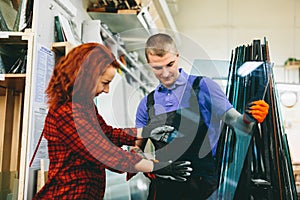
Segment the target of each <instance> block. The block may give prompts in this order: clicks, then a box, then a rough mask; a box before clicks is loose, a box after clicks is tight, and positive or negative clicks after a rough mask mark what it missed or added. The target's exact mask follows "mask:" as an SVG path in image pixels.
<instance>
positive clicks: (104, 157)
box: [56, 105, 141, 172]
mask: <svg viewBox="0 0 300 200" xmlns="http://www.w3.org/2000/svg"><path fill="white" fill-rule="evenodd" d="M97 115H98V114H97V113H96V111H95V110H94V109H90V110H84V109H81V108H80V107H77V106H74V105H73V107H72V106H71V107H64V109H61V110H58V112H57V116H56V117H57V122H58V124H57V128H58V129H59V131H60V132H62V133H64V134H61V138H60V139H61V140H62V141H64V142H65V143H66V145H67V146H68V148H71V149H72V150H73V151H75V152H77V153H78V154H80V155H81V156H82V157H84V158H85V159H87V160H89V161H92V162H101V163H102V164H104V165H106V166H108V167H109V168H112V169H116V170H120V171H129V172H132V171H136V170H135V169H134V165H135V164H136V163H137V162H139V161H140V160H141V157H139V156H138V155H136V154H132V153H130V152H127V151H125V150H123V149H121V148H119V147H117V146H116V145H115V144H118V145H120V144H122V143H130V142H132V139H133V138H132V137H134V136H130V137H129V138H128V135H127V133H128V132H130V130H125V131H122V130H121V129H120V130H119V129H115V130H114V129H112V127H110V126H107V125H106V124H105V122H104V120H100V121H98V117H97ZM93 116H94V117H93ZM99 119H101V117H100V118H99ZM99 122H100V125H101V126H100V125H99ZM105 134H106V135H107V136H108V137H110V139H111V140H112V141H114V142H113V143H112V142H111V140H110V139H109V138H108V137H107V136H106V135H105Z"/></svg>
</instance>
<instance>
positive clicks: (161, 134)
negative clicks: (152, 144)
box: [142, 125, 174, 143]
mask: <svg viewBox="0 0 300 200" xmlns="http://www.w3.org/2000/svg"><path fill="white" fill-rule="evenodd" d="M173 131H174V127H172V126H168V125H162V126H159V127H156V128H153V129H152V128H151V127H147V126H146V127H144V128H143V132H142V137H143V138H148V137H149V138H151V139H153V140H156V141H160V142H165V143H166V142H167V141H168V138H169V135H170V133H172V132H173Z"/></svg>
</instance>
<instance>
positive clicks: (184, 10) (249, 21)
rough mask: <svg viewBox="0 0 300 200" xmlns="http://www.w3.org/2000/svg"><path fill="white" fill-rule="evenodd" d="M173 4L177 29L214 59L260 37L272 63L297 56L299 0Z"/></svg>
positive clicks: (201, 0)
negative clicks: (267, 47) (266, 46)
mask: <svg viewBox="0 0 300 200" xmlns="http://www.w3.org/2000/svg"><path fill="white" fill-rule="evenodd" d="M177 5H178V11H177V12H176V13H174V14H173V17H174V21H175V23H176V26H177V29H178V31H179V32H180V33H182V34H185V35H187V36H189V37H191V38H192V39H193V40H194V41H195V42H197V43H198V44H199V45H201V46H203V48H204V49H205V50H206V52H207V54H208V55H209V57H211V58H213V59H215V60H228V59H230V52H231V50H232V49H234V48H235V47H237V46H239V45H242V44H250V43H251V42H252V40H253V39H261V40H262V39H263V38H264V37H266V38H267V40H268V41H269V45H270V56H271V60H272V61H273V62H274V63H275V65H283V64H284V61H285V60H286V59H287V58H289V57H296V58H298V59H300V0H275V1H274V0H264V1H259V0H253V1H245V0H226V1H224V0H223V1H222V0H219V1H208V0H188V1H183V0H177Z"/></svg>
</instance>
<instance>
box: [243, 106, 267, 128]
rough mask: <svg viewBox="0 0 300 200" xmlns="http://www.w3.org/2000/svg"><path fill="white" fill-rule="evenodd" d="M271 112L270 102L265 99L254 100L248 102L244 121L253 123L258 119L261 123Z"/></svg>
mask: <svg viewBox="0 0 300 200" xmlns="http://www.w3.org/2000/svg"><path fill="white" fill-rule="evenodd" d="M268 112H269V104H267V103H266V102H265V101H264V100H258V101H253V102H250V103H248V104H247V106H246V109H245V114H244V122H245V123H248V124H249V123H251V122H255V121H257V122H258V123H261V122H263V121H264V120H265V118H266V116H267V114H268Z"/></svg>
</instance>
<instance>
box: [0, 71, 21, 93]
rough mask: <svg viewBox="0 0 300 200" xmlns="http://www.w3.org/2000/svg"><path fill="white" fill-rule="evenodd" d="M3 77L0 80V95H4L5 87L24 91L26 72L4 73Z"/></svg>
mask: <svg viewBox="0 0 300 200" xmlns="http://www.w3.org/2000/svg"><path fill="white" fill-rule="evenodd" d="M4 78H5V79H4V80H0V95H1V96H3V95H5V90H6V88H8V89H10V90H13V91H17V92H24V87H25V78H26V74H5V77H4Z"/></svg>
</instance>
